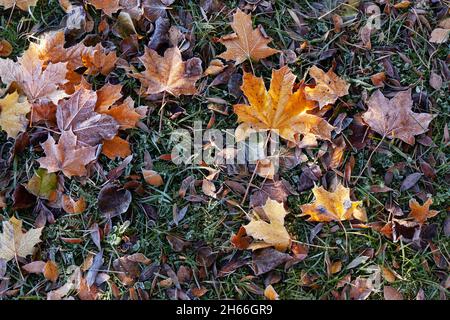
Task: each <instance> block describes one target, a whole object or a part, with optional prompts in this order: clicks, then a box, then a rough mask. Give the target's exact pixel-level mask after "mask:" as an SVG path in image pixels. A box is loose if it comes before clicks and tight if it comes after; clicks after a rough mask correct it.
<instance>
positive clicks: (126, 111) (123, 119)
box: [100, 97, 143, 130]
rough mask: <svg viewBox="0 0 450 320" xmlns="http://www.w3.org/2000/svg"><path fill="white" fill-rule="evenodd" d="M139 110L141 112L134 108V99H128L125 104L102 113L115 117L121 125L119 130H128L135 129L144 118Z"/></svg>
mask: <svg viewBox="0 0 450 320" xmlns="http://www.w3.org/2000/svg"><path fill="white" fill-rule="evenodd" d="M137 110H138V111H139V109H137V108H134V101H133V99H132V98H131V97H128V98H126V99H125V101H124V102H123V103H121V104H119V105H116V106H112V107H111V108H110V109H108V110H104V111H101V112H100V113H102V114H107V115H109V116H111V117H113V118H114V120H116V121H117V123H118V124H119V129H121V130H126V129H131V128H135V127H136V124H137V123H138V121H139V120H140V119H142V118H143V115H142V114H141V113H139V112H137Z"/></svg>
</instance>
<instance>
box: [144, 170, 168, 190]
mask: <svg viewBox="0 0 450 320" xmlns="http://www.w3.org/2000/svg"><path fill="white" fill-rule="evenodd" d="M142 175H143V176H144V180H145V182H147V183H148V184H149V185H151V186H154V187H160V186H162V185H163V184H164V181H163V178H162V177H161V175H160V174H159V173H158V172H156V171H154V170H146V169H142Z"/></svg>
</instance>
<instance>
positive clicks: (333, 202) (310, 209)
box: [300, 184, 367, 222]
mask: <svg viewBox="0 0 450 320" xmlns="http://www.w3.org/2000/svg"><path fill="white" fill-rule="evenodd" d="M312 192H313V194H314V197H315V201H314V202H313V203H310V204H304V205H302V206H300V209H301V210H302V216H310V217H309V218H308V221H316V222H329V221H343V220H351V219H358V220H360V221H367V216H366V212H365V210H364V208H360V206H361V204H362V202H361V201H352V200H351V199H350V189H349V188H346V187H344V186H343V185H342V184H339V185H338V186H337V187H336V190H335V191H334V192H329V191H327V190H325V189H324V188H323V187H317V186H315V187H314V188H313V190H312Z"/></svg>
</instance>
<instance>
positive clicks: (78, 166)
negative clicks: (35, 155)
mask: <svg viewBox="0 0 450 320" xmlns="http://www.w3.org/2000/svg"><path fill="white" fill-rule="evenodd" d="M41 145H42V148H43V149H44V151H45V157H42V158H39V159H38V162H39V163H40V165H41V167H42V168H45V169H47V170H48V172H50V173H51V172H58V171H62V173H63V174H64V175H66V176H67V177H68V178H70V177H72V176H85V175H86V174H87V170H86V165H87V164H88V163H90V162H91V161H94V160H95V159H96V158H97V157H96V149H97V148H96V147H91V146H88V147H81V146H79V145H77V136H76V135H75V134H74V133H73V132H72V131H71V130H68V131H63V132H62V134H61V137H60V138H59V141H58V144H56V143H55V140H54V139H53V137H52V136H49V137H48V139H47V140H46V141H45V142H44V143H42V144H41Z"/></svg>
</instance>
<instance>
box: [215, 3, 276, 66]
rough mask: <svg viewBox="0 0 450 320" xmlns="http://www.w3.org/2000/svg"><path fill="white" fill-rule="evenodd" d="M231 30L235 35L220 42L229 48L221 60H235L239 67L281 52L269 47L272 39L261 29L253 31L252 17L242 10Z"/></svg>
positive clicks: (234, 16)
mask: <svg viewBox="0 0 450 320" xmlns="http://www.w3.org/2000/svg"><path fill="white" fill-rule="evenodd" d="M231 28H232V29H233V31H234V32H235V33H232V34H229V35H227V36H224V37H222V38H220V39H219V42H220V43H223V44H224V45H225V46H226V47H227V50H226V51H225V52H223V53H221V54H220V55H219V58H223V59H226V60H234V61H235V65H238V64H240V63H242V62H244V61H245V60H247V59H253V60H255V61H259V60H261V59H264V58H267V57H268V56H271V55H273V54H275V53H278V52H279V50H276V49H272V48H270V47H268V46H267V44H268V43H269V42H271V41H272V39H271V38H270V37H268V36H266V35H265V34H264V33H263V32H262V31H261V28H256V29H253V26H252V18H251V15H250V14H245V13H244V12H242V11H241V10H240V9H237V11H236V13H235V14H234V15H233V22H232V23H231Z"/></svg>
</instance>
